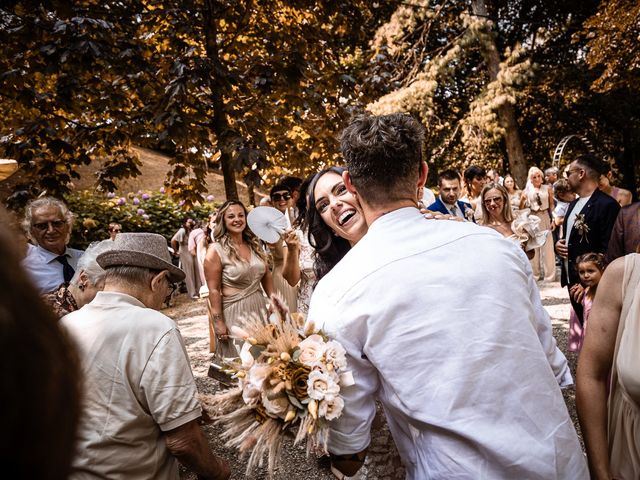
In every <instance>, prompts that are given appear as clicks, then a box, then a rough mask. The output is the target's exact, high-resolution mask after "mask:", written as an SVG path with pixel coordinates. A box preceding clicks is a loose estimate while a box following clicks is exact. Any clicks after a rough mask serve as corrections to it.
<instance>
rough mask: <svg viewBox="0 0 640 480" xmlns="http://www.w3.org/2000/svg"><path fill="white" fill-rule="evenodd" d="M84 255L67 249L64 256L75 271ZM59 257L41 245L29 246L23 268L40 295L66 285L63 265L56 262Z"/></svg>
mask: <svg viewBox="0 0 640 480" xmlns="http://www.w3.org/2000/svg"><path fill="white" fill-rule="evenodd" d="M83 253H84V252H83V251H82V250H76V249H75V248H69V247H67V249H66V250H65V252H64V255H66V257H67V261H68V262H69V265H71V266H72V267H73V269H74V270H75V269H76V267H77V266H78V260H79V259H80V257H81V256H82V254H83ZM58 256H59V255H58V254H57V253H53V252H50V251H49V250H47V249H45V248H42V247H41V246H40V245H31V244H28V245H27V255H26V256H25V257H24V259H23V260H22V266H23V267H24V268H25V270H26V271H27V274H28V275H29V277H30V278H31V281H32V282H33V283H34V284H35V286H36V288H37V289H38V290H39V291H40V293H49V292H52V291H54V290H57V289H58V287H59V286H60V285H62V284H63V283H64V275H63V273H62V268H63V267H62V264H61V263H60V262H59V261H57V260H56V258H57V257H58Z"/></svg>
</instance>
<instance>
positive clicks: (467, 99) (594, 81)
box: [0, 0, 640, 207]
mask: <svg viewBox="0 0 640 480" xmlns="http://www.w3.org/2000/svg"><path fill="white" fill-rule="evenodd" d="M639 36H640V7H639V6H638V3H637V2H634V1H632V0H600V1H599V0H580V1H579V0H568V1H565V2H557V1H555V0H461V1H456V2H449V1H447V0H411V1H410V2H406V1H400V0H377V1H375V2H369V1H365V0H345V1H342V2H319V1H316V0H296V1H294V0H290V1H287V0H130V1H126V2H122V1H120V0H80V1H77V2H66V1H62V0H48V1H46V2H43V1H38V0H20V1H15V0H14V1H11V0H8V1H6V2H1V3H0V41H2V44H3V49H2V50H1V51H0V115H2V118H3V122H2V124H0V155H3V156H6V157H9V158H15V159H17V160H18V161H19V162H20V164H21V166H22V169H23V172H24V174H25V176H24V182H22V184H20V185H16V187H15V191H14V194H15V197H14V199H19V200H20V201H24V200H25V199H27V198H28V197H30V196H33V195H37V194H39V193H40V192H42V191H43V190H46V191H47V192H48V193H51V194H54V195H59V196H60V195H64V194H65V193H68V190H69V185H70V182H71V181H72V180H73V179H74V178H77V170H78V166H79V165H85V164H88V163H92V162H95V161H96V160H98V159H100V160H105V159H106V161H104V162H103V163H102V164H101V167H100V169H99V171H98V179H97V186H98V188H99V189H100V191H102V192H110V191H114V190H115V189H116V188H117V182H118V179H119V178H127V177H131V176H135V175H137V174H138V172H139V166H140V165H139V160H138V159H137V157H136V155H135V154H133V153H132V150H131V146H132V145H140V146H143V147H148V148H152V149H155V150H157V151H161V152H163V153H166V154H168V155H170V156H171V157H172V162H171V165H170V169H169V172H167V178H166V182H167V186H170V187H171V188H172V191H173V192H175V193H176V195H177V197H178V198H181V199H183V200H185V207H188V206H190V205H195V204H197V203H198V202H200V201H202V200H203V198H204V197H205V196H206V191H205V186H204V178H205V177H206V175H207V171H208V170H209V169H211V168H215V169H220V170H221V171H222V172H223V174H224V179H225V187H226V194H227V197H229V198H235V197H236V196H237V192H236V187H235V183H234V178H235V176H236V175H238V176H240V177H242V178H243V179H244V180H245V181H246V182H247V183H248V184H249V185H250V186H254V185H257V184H258V183H260V182H263V183H266V186H267V187H268V186H269V184H271V183H272V182H273V181H274V180H275V179H276V178H278V177H279V176H281V175H283V174H296V175H299V176H302V177H304V176H306V175H307V174H309V173H310V172H313V171H315V170H317V169H318V168H322V167H324V166H326V165H327V164H332V163H336V162H339V161H340V157H339V152H338V142H337V137H338V134H339V132H340V130H341V129H342V128H343V127H344V126H345V125H346V124H347V123H348V121H349V119H350V118H351V117H352V116H353V115H355V114H358V113H362V112H365V111H366V110H367V109H369V110H374V111H375V110H376V106H384V108H385V109H387V110H385V111H388V109H390V110H394V111H398V110H399V111H407V112H411V113H413V114H415V115H417V116H419V117H420V118H421V119H422V121H423V122H424V123H425V124H426V126H427V129H428V132H429V135H428V144H427V145H426V151H427V152H428V154H429V161H430V163H431V165H430V177H429V184H430V185H434V184H435V178H436V175H437V173H438V171H439V170H441V169H443V168H446V167H451V166H454V167H458V168H464V167H465V166H467V165H468V164H470V163H472V162H473V163H477V164H480V165H483V166H485V167H497V168H499V169H500V170H502V171H506V170H514V169H515V167H516V166H517V168H518V172H519V173H518V172H515V171H514V173H518V175H520V176H522V172H523V171H524V169H523V167H524V165H526V166H529V165H537V166H540V167H547V166H550V164H551V157H552V153H553V149H554V147H555V145H556V144H557V143H558V141H559V140H560V139H561V138H562V137H564V136H565V135H569V134H581V135H586V136H587V137H588V138H589V139H590V140H591V141H592V143H593V144H594V145H595V146H596V149H597V154H598V155H601V156H606V157H607V158H609V159H610V160H611V163H612V166H613V167H614V170H615V177H616V181H617V183H618V184H621V185H623V186H625V187H627V188H629V189H630V190H632V191H633V192H634V193H637V189H638V174H639V173H640V172H639V170H638V169H639V168H640V47H639V46H638V45H640V42H638V38H639ZM612 46H615V48H612ZM507 114H508V115H507ZM505 118H511V122H510V123H509V124H508V125H507V123H505ZM514 145H519V148H520V149H521V153H520V154H517V150H518V149H515V150H514V148H513V146H514ZM514 151H515V152H516V153H515V154H514ZM578 152H580V147H579V145H574V148H573V149H570V150H569V151H568V152H567V158H570V156H571V155H573V154H575V153H578ZM515 157H519V158H517V159H515Z"/></svg>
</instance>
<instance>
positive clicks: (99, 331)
mask: <svg viewBox="0 0 640 480" xmlns="http://www.w3.org/2000/svg"><path fill="white" fill-rule="evenodd" d="M61 324H62V325H63V326H64V327H65V328H66V329H67V331H68V332H69V333H70V335H71V336H72V338H74V339H75V341H76V343H77V345H78V349H79V354H80V361H81V365H82V370H83V373H84V392H83V393H84V398H83V413H82V418H81V422H80V426H79V429H78V443H77V454H76V457H75V458H74V461H73V472H72V474H71V477H70V478H72V479H85V478H105V479H107V478H108V479H151V478H153V479H176V480H177V479H178V478H179V476H178V463H177V461H176V459H175V457H173V456H172V455H171V454H170V452H169V450H168V449H167V447H166V444H165V437H164V435H163V433H162V432H163V431H168V430H172V429H174V428H177V427H179V426H181V425H184V424H185V423H187V422H190V421H191V420H194V419H196V418H198V417H200V416H201V413H202V412H201V408H200V404H199V403H198V401H197V400H196V398H195V395H196V393H197V389H196V385H195V381H194V379H193V374H192V373H191V367H190V365H189V359H188V357H187V352H186V350H185V347H184V343H183V341H182V337H181V335H180V332H179V331H178V329H177V327H176V324H175V323H174V322H173V321H172V320H171V319H170V318H168V317H166V316H165V315H163V314H162V313H160V312H157V311H155V310H152V309H149V308H146V307H145V306H144V305H143V304H142V303H141V302H140V301H138V300H137V299H135V298H133V297H131V296H129V295H125V294H121V293H116V292H99V293H98V295H97V296H96V298H95V299H94V300H93V301H92V302H91V303H89V304H88V305H85V306H84V307H83V308H81V309H80V310H77V311H75V312H73V313H71V314H69V315H67V316H65V317H64V318H63V319H62V320H61Z"/></svg>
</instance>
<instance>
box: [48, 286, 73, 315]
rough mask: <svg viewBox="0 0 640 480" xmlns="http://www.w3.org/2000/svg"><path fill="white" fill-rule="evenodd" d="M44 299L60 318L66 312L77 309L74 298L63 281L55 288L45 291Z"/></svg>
mask: <svg viewBox="0 0 640 480" xmlns="http://www.w3.org/2000/svg"><path fill="white" fill-rule="evenodd" d="M43 299H44V301H45V302H46V303H47V304H48V305H49V306H51V308H52V309H53V312H54V313H55V314H56V316H57V317H58V318H59V319H60V318H62V317H64V316H65V315H66V314H68V313H71V312H75V311H76V310H78V305H77V304H76V300H75V298H73V295H71V293H70V292H69V288H68V287H67V286H66V285H65V284H64V283H63V284H62V285H60V287H59V288H58V289H57V290H54V291H53V292H49V293H45V294H44V295H43Z"/></svg>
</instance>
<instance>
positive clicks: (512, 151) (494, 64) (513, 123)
mask: <svg viewBox="0 0 640 480" xmlns="http://www.w3.org/2000/svg"><path fill="white" fill-rule="evenodd" d="M471 10H472V12H473V14H474V15H478V16H482V17H487V16H488V15H489V13H488V12H487V6H486V5H485V3H484V0H471ZM482 55H483V56H484V59H485V60H486V62H487V65H488V68H489V78H490V79H491V81H494V80H496V78H498V72H499V71H500V55H498V49H497V47H496V44H495V42H491V45H490V47H489V48H488V49H482ZM498 121H499V122H500V126H501V127H502V128H504V130H505V133H504V140H505V145H506V147H507V157H508V158H509V166H510V169H511V174H512V175H513V176H514V178H515V179H516V183H517V184H518V185H524V184H525V183H526V181H527V162H526V161H525V158H524V152H523V150H522V142H521V141H520V132H519V129H518V121H517V120H516V112H515V108H514V107H513V105H510V104H504V105H502V106H501V107H499V108H498Z"/></svg>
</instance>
